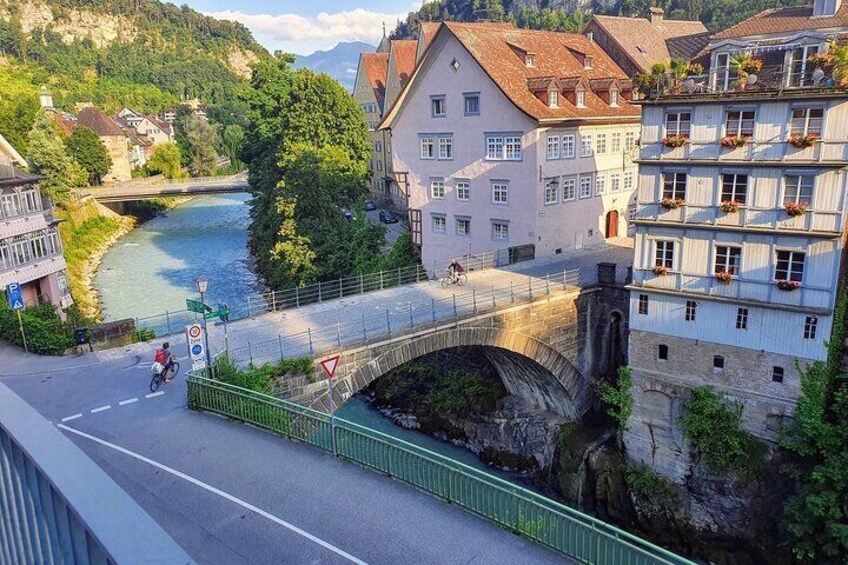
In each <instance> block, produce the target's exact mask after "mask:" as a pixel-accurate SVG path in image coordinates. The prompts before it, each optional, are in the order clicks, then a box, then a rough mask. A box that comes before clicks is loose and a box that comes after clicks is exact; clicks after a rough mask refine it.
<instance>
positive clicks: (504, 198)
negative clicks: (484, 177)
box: [492, 182, 509, 204]
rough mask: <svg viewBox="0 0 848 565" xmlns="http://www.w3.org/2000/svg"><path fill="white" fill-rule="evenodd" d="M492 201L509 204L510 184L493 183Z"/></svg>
mask: <svg viewBox="0 0 848 565" xmlns="http://www.w3.org/2000/svg"><path fill="white" fill-rule="evenodd" d="M492 202H493V203H494V204H507V203H508V202H509V185H508V184H506V183H505V182H493V183H492Z"/></svg>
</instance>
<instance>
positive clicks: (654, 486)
mask: <svg viewBox="0 0 848 565" xmlns="http://www.w3.org/2000/svg"><path fill="white" fill-rule="evenodd" d="M624 479H625V481H627V486H628V487H630V490H632V491H633V492H634V493H636V494H637V495H639V496H642V497H644V498H650V497H651V496H654V495H658V494H659V495H670V494H672V493H673V492H674V487H673V486H672V485H671V484H670V483H669V482H668V481H667V480H665V479H664V478H662V477H661V476H659V475H657V474H656V473H654V472H653V471H652V470H651V469H650V468H649V467H647V466H646V465H639V466H634V465H628V466H627V470H626V471H625V472H624Z"/></svg>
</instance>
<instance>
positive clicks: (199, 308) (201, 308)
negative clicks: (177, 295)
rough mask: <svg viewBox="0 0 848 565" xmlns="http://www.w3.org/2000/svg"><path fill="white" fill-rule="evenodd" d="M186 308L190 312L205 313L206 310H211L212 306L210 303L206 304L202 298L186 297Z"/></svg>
mask: <svg viewBox="0 0 848 565" xmlns="http://www.w3.org/2000/svg"><path fill="white" fill-rule="evenodd" d="M186 310H188V311H189V312H194V313H195V314H203V313H205V312H211V311H212V307H211V306H209V305H208V304H204V303H203V302H201V301H200V300H193V299H191V298H186Z"/></svg>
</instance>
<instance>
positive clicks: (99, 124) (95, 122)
mask: <svg viewBox="0 0 848 565" xmlns="http://www.w3.org/2000/svg"><path fill="white" fill-rule="evenodd" d="M77 124H78V125H81V126H85V127H87V128H88V129H90V130H91V131H93V132H94V133H96V134H97V135H99V136H100V137H110V136H118V137H123V136H124V132H123V131H122V130H121V128H120V127H119V126H118V124H116V123H115V122H114V121H113V120H112V119H110V118H109V117H108V116H106V114H104V113H103V112H101V111H100V110H98V109H97V108H95V107H93V106H88V107H87V108H83V109H82V111H81V112H80V113H79V116H77Z"/></svg>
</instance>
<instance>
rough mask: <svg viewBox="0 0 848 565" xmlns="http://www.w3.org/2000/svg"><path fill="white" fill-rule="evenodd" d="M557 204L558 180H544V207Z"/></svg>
mask: <svg viewBox="0 0 848 565" xmlns="http://www.w3.org/2000/svg"><path fill="white" fill-rule="evenodd" d="M557 202H559V180H558V179H555V178H553V179H546V180H545V205H550V204H556V203H557Z"/></svg>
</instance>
